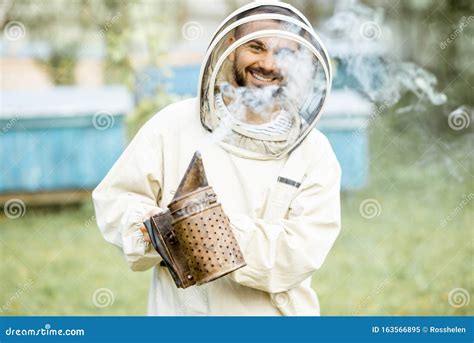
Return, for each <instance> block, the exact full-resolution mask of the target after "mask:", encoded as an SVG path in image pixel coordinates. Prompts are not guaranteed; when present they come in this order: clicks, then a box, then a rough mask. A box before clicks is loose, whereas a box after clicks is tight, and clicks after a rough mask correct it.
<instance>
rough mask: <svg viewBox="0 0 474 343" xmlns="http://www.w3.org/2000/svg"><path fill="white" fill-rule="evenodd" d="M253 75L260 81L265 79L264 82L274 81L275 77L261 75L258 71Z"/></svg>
mask: <svg viewBox="0 0 474 343" xmlns="http://www.w3.org/2000/svg"><path fill="white" fill-rule="evenodd" d="M252 75H253V77H255V78H256V79H257V80H259V81H264V82H272V81H273V80H274V78H273V77H264V76H262V75H259V74H257V73H252Z"/></svg>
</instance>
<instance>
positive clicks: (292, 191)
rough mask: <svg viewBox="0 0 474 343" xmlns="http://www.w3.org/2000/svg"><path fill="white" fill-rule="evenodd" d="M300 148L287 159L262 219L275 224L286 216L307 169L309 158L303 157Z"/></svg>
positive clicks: (272, 189) (271, 191)
mask: <svg viewBox="0 0 474 343" xmlns="http://www.w3.org/2000/svg"><path fill="white" fill-rule="evenodd" d="M304 155H305V154H304V151H303V149H302V147H301V146H300V148H299V149H296V150H294V151H293V152H292V153H291V155H290V156H289V157H288V159H287V161H286V162H285V165H284V166H283V168H282V170H281V172H280V174H279V176H278V178H277V180H276V181H275V183H274V186H273V187H272V188H271V190H270V193H269V197H268V202H267V205H266V207H265V211H264V215H263V219H264V220H266V221H268V222H270V223H277V222H278V221H279V220H280V219H284V218H286V217H287V216H288V210H289V208H290V203H291V201H292V200H293V199H294V197H295V196H296V195H297V194H298V191H299V187H300V186H301V183H302V182H303V178H304V176H305V174H306V171H307V169H308V167H309V158H306V159H305V158H303V157H304Z"/></svg>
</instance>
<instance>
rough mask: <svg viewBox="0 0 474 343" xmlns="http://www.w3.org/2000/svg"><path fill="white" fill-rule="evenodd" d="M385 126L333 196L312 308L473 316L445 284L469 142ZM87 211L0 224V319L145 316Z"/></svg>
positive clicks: (463, 219)
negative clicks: (336, 218) (358, 173)
mask: <svg viewBox="0 0 474 343" xmlns="http://www.w3.org/2000/svg"><path fill="white" fill-rule="evenodd" d="M389 121H390V117H389V116H387V117H386V118H379V119H377V120H376V121H375V122H374V123H373V125H372V126H371V130H370V147H371V149H370V150H371V151H370V154H371V166H370V182H369V186H368V187H367V188H365V189H363V190H361V191H359V192H346V193H343V196H342V215H343V216H342V219H343V227H342V231H341V235H340V237H339V238H338V240H337V242H336V244H335V246H334V248H333V249H332V251H331V252H330V254H329V256H328V258H327V260H326V261H325V264H324V265H323V267H322V268H321V270H319V271H317V272H316V273H315V275H314V278H313V286H314V288H315V289H316V290H317V292H318V295H319V299H320V303H321V313H322V314H323V315H351V314H357V315H468V314H469V315H473V314H474V311H473V303H474V300H473V301H470V303H469V304H468V305H466V306H463V307H459V308H456V307H453V306H451V305H450V302H449V300H448V294H449V292H450V291H451V290H453V289H455V288H463V289H465V290H466V291H467V292H468V293H469V294H471V293H472V291H473V281H474V277H473V276H474V275H473V268H472V267H473V265H472V258H473V249H472V248H473V240H472V239H473V231H472V222H473V217H472V213H473V212H472V210H473V206H474V201H468V202H467V204H464V205H462V204H463V199H468V198H466V197H468V195H469V194H471V193H472V192H473V185H472V175H473V174H474V173H473V169H472V153H471V152H470V148H469V144H467V143H468V142H469V141H468V139H469V137H468V136H467V135H464V136H463V137H449V139H450V140H449V141H448V138H444V139H440V138H439V136H438V137H433V136H431V134H429V133H427V132H428V131H427V130H424V129H423V128H421V127H422V126H421V124H420V123H419V122H415V123H414V124H410V126H406V127H402V128H397V129H394V128H391V127H392V126H393V125H388V124H387V123H388V122H389ZM470 154H471V155H470ZM463 196H464V197H463ZM369 198H372V199H376V200H377V202H378V203H379V204H380V210H381V211H380V213H379V215H378V216H376V217H374V218H371V219H370V218H364V217H363V216H362V215H361V213H360V211H359V207H360V204H361V202H362V201H364V200H365V199H369ZM450 213H455V215H454V214H453V215H452V219H450V220H449V221H446V225H443V223H444V220H446V218H447V217H448V216H449V215H450ZM93 215H94V213H93V208H92V205H91V203H86V204H84V205H83V206H81V207H63V208H56V209H39V208H37V209H35V208H29V207H27V210H26V214H25V216H23V217H21V218H18V219H8V218H6V217H4V216H2V217H0V258H1V261H2V262H1V266H0V306H1V307H0V314H2V315H144V314H146V303H147V297H148V287H149V281H150V277H151V275H150V272H145V273H137V272H132V271H130V270H129V269H128V268H127V266H126V263H125V261H124V259H123V257H122V256H121V254H120V252H119V251H118V250H117V249H116V248H115V247H113V246H111V245H110V244H107V243H106V242H105V241H104V240H103V238H102V236H101V235H100V233H99V230H98V228H97V226H96V224H95V222H94V218H93ZM101 288H107V289H109V290H110V291H111V292H112V294H113V299H114V301H113V303H112V304H110V305H109V306H106V307H103V308H101V307H97V306H95V305H94V302H93V295H94V292H95V291H96V290H98V289H101Z"/></svg>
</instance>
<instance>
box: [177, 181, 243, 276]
mask: <svg viewBox="0 0 474 343" xmlns="http://www.w3.org/2000/svg"><path fill="white" fill-rule="evenodd" d="M168 208H169V209H170V211H171V214H172V216H173V218H174V220H173V228H174V232H175V235H176V237H177V239H178V240H179V242H180V243H181V244H182V250H183V253H184V255H185V256H186V260H187V264H188V267H189V268H190V270H191V274H192V275H193V277H194V279H195V280H196V284H197V285H201V284H203V283H206V282H209V281H212V280H215V279H217V278H219V277H221V276H224V275H226V274H228V273H230V272H232V271H234V270H236V269H239V268H241V267H244V266H245V265H246V264H245V260H244V258H243V256H242V252H241V250H240V247H239V244H238V242H237V240H236V238H235V236H234V234H233V232H232V229H231V226H230V222H229V218H228V217H227V216H226V215H225V213H224V211H223V210H222V206H221V204H220V203H218V202H217V197H216V194H215V193H214V191H213V189H212V188H211V187H209V186H207V187H202V188H198V189H197V190H195V191H193V192H191V193H188V194H185V195H184V196H181V197H179V198H177V199H174V200H173V202H171V203H170V204H169V205H168Z"/></svg>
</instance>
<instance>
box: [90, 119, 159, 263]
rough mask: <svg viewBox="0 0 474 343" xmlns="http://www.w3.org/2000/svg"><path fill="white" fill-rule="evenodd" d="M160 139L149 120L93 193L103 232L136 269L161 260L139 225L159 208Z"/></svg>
mask: <svg viewBox="0 0 474 343" xmlns="http://www.w3.org/2000/svg"><path fill="white" fill-rule="evenodd" d="M161 142H162V140H161V136H160V135H159V134H158V133H156V132H154V131H153V130H151V125H150V122H148V123H147V124H145V125H144V126H143V127H142V128H141V129H140V130H139V132H138V133H137V134H136V136H135V137H134V138H133V140H132V141H131V143H130V144H129V146H128V147H127V148H126V149H125V151H124V152H123V153H122V155H121V156H120V158H119V159H118V160H117V161H116V163H115V164H114V166H113V167H112V169H111V170H110V171H109V172H108V173H107V175H106V176H105V178H104V179H103V180H102V182H101V183H100V184H99V185H98V186H97V187H96V188H95V189H94V191H93V193H92V198H93V201H94V207H95V213H96V220H97V224H98V226H99V229H100V231H101V232H102V235H103V236H104V238H105V239H106V240H107V241H108V242H110V243H112V244H114V245H116V246H118V247H119V248H120V249H121V250H122V251H123V253H124V255H125V258H126V260H127V262H128V265H129V267H130V268H131V269H132V270H136V271H143V270H147V269H149V268H151V267H153V266H154V265H156V264H157V263H159V262H160V261H161V257H160V256H159V254H158V253H157V252H156V251H155V250H154V249H153V247H152V246H151V244H148V242H144V241H143V235H142V234H141V232H140V229H139V228H140V226H142V223H143V221H144V220H145V219H147V218H145V217H146V215H147V214H148V213H149V212H151V211H152V210H153V211H157V212H159V211H160V210H161V209H159V208H158V206H157V203H158V200H159V196H160V194H161V186H160V185H161V180H162V170H163V168H162V167H163V166H162V163H163V159H162V153H161V151H162V149H161V148H162V143H161Z"/></svg>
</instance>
